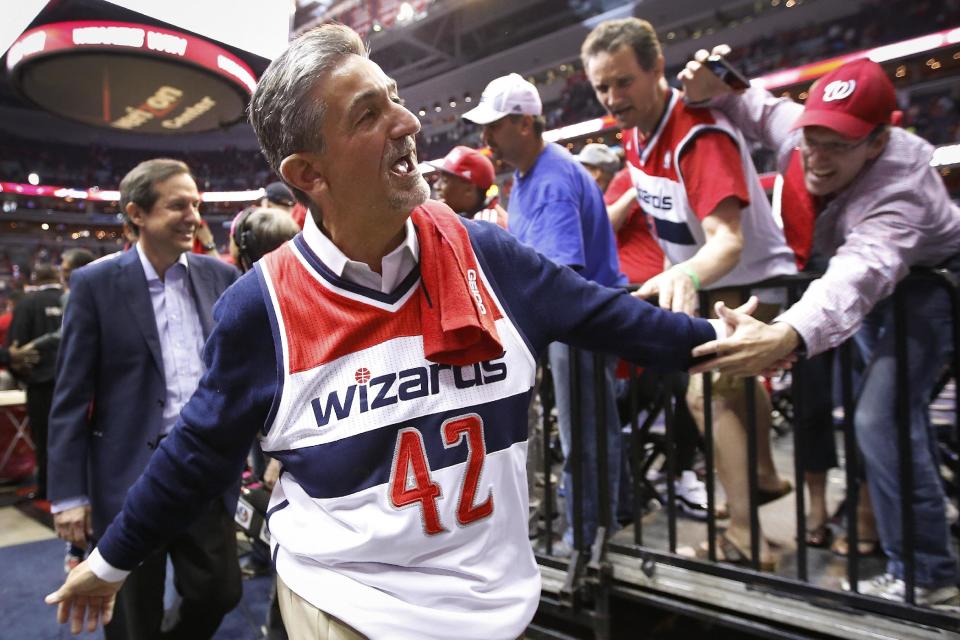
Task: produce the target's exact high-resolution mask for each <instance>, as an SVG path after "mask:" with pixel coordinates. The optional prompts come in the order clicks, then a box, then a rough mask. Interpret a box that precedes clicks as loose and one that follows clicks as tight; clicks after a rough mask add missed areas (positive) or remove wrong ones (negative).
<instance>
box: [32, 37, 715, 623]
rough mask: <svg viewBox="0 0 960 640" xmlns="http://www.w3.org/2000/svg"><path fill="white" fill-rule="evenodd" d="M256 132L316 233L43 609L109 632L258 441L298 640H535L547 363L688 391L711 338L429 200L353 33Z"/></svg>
mask: <svg viewBox="0 0 960 640" xmlns="http://www.w3.org/2000/svg"><path fill="white" fill-rule="evenodd" d="M250 119H251V122H252V124H253V127H254V130H255V131H256V133H257V136H258V138H259V140H260V144H261V147H262V148H263V151H264V154H265V155H266V157H267V159H268V161H269V162H270V165H271V167H272V168H273V169H274V170H276V171H277V172H278V173H279V174H280V175H281V176H282V177H283V179H284V181H285V182H286V183H287V184H288V185H289V186H290V187H291V188H292V189H293V191H294V194H295V195H296V196H297V198H298V199H299V200H300V202H302V203H304V204H306V205H308V206H309V208H310V214H311V215H309V216H308V217H307V220H306V224H305V226H304V229H303V232H302V233H301V234H298V235H297V236H296V237H295V238H294V239H293V240H292V241H291V242H288V243H285V244H284V245H282V246H281V247H280V248H279V249H277V250H276V251H274V252H272V253H270V254H268V255H266V256H265V257H264V258H262V259H261V260H260V261H259V262H257V263H256V264H255V265H254V267H253V269H251V270H250V271H249V272H248V273H247V274H245V275H244V276H243V277H241V279H240V280H239V281H238V282H237V283H236V285H234V286H233V287H231V288H230V290H229V291H228V292H227V293H225V294H224V296H223V297H222V298H221V300H220V301H219V303H218V305H217V309H216V312H215V314H216V319H217V325H216V327H215V329H214V331H213V334H212V335H211V336H210V339H209V340H208V341H207V344H206V348H205V350H204V356H205V362H206V365H207V373H206V374H205V375H204V377H203V379H202V380H201V382H200V386H199V388H198V390H197V392H196V393H195V394H194V396H193V398H191V399H190V401H189V402H188V403H187V405H186V406H185V407H184V409H183V411H182V412H181V415H180V419H179V420H178V422H177V425H176V427H175V428H174V429H173V431H172V432H171V433H170V435H169V436H167V437H166V438H165V439H164V440H163V442H162V443H161V444H160V446H159V447H158V449H157V452H156V453H155V454H154V456H153V458H152V459H151V463H150V466H149V467H148V468H147V470H146V471H145V472H144V474H143V475H142V476H141V477H140V479H139V481H138V482H137V483H136V484H135V485H134V486H133V487H132V488H131V490H130V491H129V493H128V494H127V499H126V502H125V503H124V507H123V511H122V512H121V514H120V515H119V516H118V517H117V518H116V519H115V520H114V522H113V523H112V524H111V525H110V526H109V527H108V528H107V530H106V532H105V533H104V535H103V537H102V538H101V539H100V542H99V545H98V547H97V549H96V550H95V551H94V552H93V554H91V557H90V559H89V560H88V561H87V562H84V563H82V564H80V565H79V566H78V567H77V568H76V569H74V570H73V571H72V572H71V573H70V575H69V576H68V578H67V582H66V584H64V586H63V587H61V588H60V589H59V590H57V591H56V592H55V593H53V594H50V596H48V598H47V602H49V603H51V604H58V605H59V610H58V613H59V617H60V620H61V621H63V622H65V621H66V620H67V619H70V620H71V624H72V627H73V629H75V630H78V631H79V629H80V628H81V627H82V626H83V625H84V623H85V622H86V626H87V628H95V627H96V625H97V623H98V621H99V620H100V619H101V617H102V619H104V620H106V619H109V617H110V615H111V607H112V603H113V594H114V593H115V591H116V590H117V589H118V588H119V585H120V583H121V581H122V580H123V578H124V576H125V574H126V572H127V571H129V570H130V569H132V568H133V567H135V566H136V565H137V563H138V562H140V560H141V559H142V558H143V557H144V556H145V555H146V554H147V553H149V550H150V549H151V548H153V547H156V546H158V545H162V544H163V543H164V541H165V540H166V539H167V538H168V537H169V536H171V535H174V534H175V533H176V531H178V530H180V529H182V528H183V527H186V526H188V525H189V523H190V522H191V521H192V519H193V518H194V517H195V516H196V514H197V513H198V512H199V511H200V510H201V509H202V506H203V505H204V504H205V503H206V502H207V501H209V500H210V499H212V498H213V497H214V496H216V495H217V493H218V492H221V491H223V490H224V489H226V487H228V486H229V485H230V483H231V482H232V481H233V480H234V479H235V478H236V477H237V476H238V474H239V473H240V470H241V468H242V466H243V462H244V459H245V457H246V453H247V450H248V449H249V447H250V444H251V442H252V441H253V439H254V438H259V440H260V444H261V446H262V448H263V450H264V452H266V453H267V454H269V455H271V456H273V457H275V458H277V459H278V460H280V461H281V463H282V464H283V469H284V472H283V474H282V475H281V476H280V478H279V480H278V481H277V483H276V485H275V487H274V490H273V494H272V496H271V500H270V507H269V510H268V513H267V518H268V523H269V530H270V535H271V551H272V554H273V558H274V563H275V565H276V569H277V574H278V593H279V599H280V609H281V612H282V614H283V618H284V624H285V625H286V627H287V629H288V631H289V632H290V635H291V636H292V637H296V638H326V637H337V638H358V637H364V636H366V637H378V638H413V637H416V638H436V639H440V638H448V637H449V636H450V634H451V633H452V631H451V630H454V629H455V630H456V634H457V635H459V636H460V637H461V638H463V639H465V640H468V639H476V640H481V639H486V638H516V637H518V636H519V635H520V634H521V633H522V632H523V630H524V628H525V627H526V625H527V624H528V623H529V621H530V620H531V619H532V617H533V614H534V612H535V611H536V608H537V604H538V601H539V593H540V573H539V570H538V568H537V565H536V562H535V561H534V558H533V554H532V552H531V549H530V543H529V541H528V539H527V522H526V517H527V501H526V498H527V488H526V460H525V458H526V441H527V419H526V418H527V416H526V407H527V404H528V402H529V398H530V390H531V387H532V385H533V381H534V373H535V366H536V359H537V356H538V355H539V354H540V352H542V351H543V350H544V349H545V347H546V345H547V344H548V343H550V342H552V341H554V340H566V341H569V342H570V343H572V344H576V345H579V346H582V347H585V348H591V349H598V350H605V351H614V350H616V351H618V352H620V353H622V354H623V355H624V356H625V357H627V358H630V359H631V360H634V361H637V362H640V363H645V364H647V365H659V366H661V367H674V368H678V367H683V366H686V365H687V364H688V363H689V355H688V354H689V351H690V350H691V349H692V348H693V347H694V346H695V345H697V344H700V343H703V342H706V341H707V340H709V339H711V338H713V337H714V336H715V335H716V331H715V329H714V328H713V327H711V325H710V324H709V323H708V322H707V321H704V320H699V319H694V318H690V317H687V316H684V315H681V314H673V313H670V312H667V311H663V310H660V309H656V308H654V307H652V306H650V305H648V304H646V303H643V302H641V301H639V300H636V299H633V298H631V297H630V296H629V295H627V294H626V293H625V292H624V291H617V290H613V289H606V288H603V287H599V286H596V285H593V284H591V283H588V282H587V281H586V280H584V279H582V278H580V277H578V276H577V275H576V274H574V273H573V272H572V271H570V270H569V269H562V268H560V267H557V266H556V265H554V264H553V263H551V262H549V261H548V260H546V259H544V258H543V257H542V256H540V255H539V254H537V253H535V252H534V251H532V250H531V249H529V248H527V247H524V246H522V245H520V244H519V243H517V242H516V241H515V240H513V239H512V238H511V237H510V236H509V235H507V234H506V233H504V232H503V231H502V230H501V229H499V228H498V227H497V226H495V225H491V224H486V223H483V222H473V221H470V220H464V219H462V218H460V217H459V216H457V215H456V214H455V213H453V212H452V211H451V210H450V209H449V208H447V207H445V206H444V205H442V204H440V203H436V202H429V201H427V194H428V188H427V184H426V182H425V181H424V180H423V178H422V177H421V176H420V173H419V172H418V170H417V159H416V151H415V149H414V142H413V137H414V135H415V134H416V133H417V131H418V130H419V126H420V125H419V122H418V121H417V119H416V118H415V117H414V116H413V114H411V113H410V112H409V111H407V109H405V108H404V107H403V105H402V103H401V101H400V98H399V96H398V95H397V87H396V85H395V83H394V82H393V81H392V80H391V79H390V78H388V77H387V76H386V75H385V74H384V73H383V71H382V70H381V69H380V67H378V66H377V65H376V64H374V63H373V62H371V61H370V60H369V59H368V58H367V52H366V49H365V47H364V46H363V43H362V42H361V40H360V38H359V37H358V36H357V34H356V33H354V32H353V31H351V30H350V29H349V28H347V27H344V26H341V25H324V26H322V27H318V28H317V29H314V30H312V31H309V32H307V33H306V34H304V35H302V36H300V37H299V38H297V39H296V40H294V41H293V42H292V43H291V44H290V47H289V49H288V50H287V51H286V52H285V53H283V54H282V55H281V56H280V57H278V58H277V59H276V60H274V61H273V62H272V63H271V65H270V67H269V68H268V69H267V71H266V72H265V73H264V75H263V77H262V78H261V80H260V84H259V86H258V88H257V91H256V92H255V94H254V96H253V100H252V103H251V106H250ZM570 300H576V301H577V304H576V305H570V304H569V301H570ZM328 634H330V635H329V636H328Z"/></svg>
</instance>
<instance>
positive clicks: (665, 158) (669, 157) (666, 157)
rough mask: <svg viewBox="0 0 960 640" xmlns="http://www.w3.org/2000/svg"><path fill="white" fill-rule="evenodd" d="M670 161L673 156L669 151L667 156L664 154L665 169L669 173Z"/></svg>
mask: <svg viewBox="0 0 960 640" xmlns="http://www.w3.org/2000/svg"><path fill="white" fill-rule="evenodd" d="M670 159H671V155H670V151H669V150H668V151H667V152H666V153H665V154H663V168H664V169H666V170H668V171H669V170H670Z"/></svg>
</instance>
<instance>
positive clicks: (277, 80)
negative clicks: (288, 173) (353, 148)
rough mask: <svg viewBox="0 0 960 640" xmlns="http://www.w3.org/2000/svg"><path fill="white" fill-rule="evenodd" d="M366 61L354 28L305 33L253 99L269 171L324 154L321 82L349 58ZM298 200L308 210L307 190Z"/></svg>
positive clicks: (255, 125) (270, 70) (325, 28)
mask: <svg viewBox="0 0 960 640" xmlns="http://www.w3.org/2000/svg"><path fill="white" fill-rule="evenodd" d="M351 54H353V55H358V56H363V57H367V55H368V51H367V47H366V45H364V43H363V40H361V39H360V36H359V35H357V33H356V32H355V31H354V30H353V29H351V28H350V27H347V26H344V25H342V24H324V25H321V26H319V27H317V28H315V29H311V30H310V31H307V32H306V33H304V34H302V35H301V36H299V37H298V38H296V39H295V40H294V41H293V42H291V43H290V46H289V47H288V48H287V50H286V51H284V52H283V53H282V54H280V56H279V57H277V58H276V59H274V61H273V62H271V63H270V66H269V67H267V70H266V71H264V72H263V76H262V77H261V78H260V81H259V82H258V83H257V89H256V91H254V92H253V97H252V98H251V99H250V107H249V116H250V124H251V125H253V130H254V132H255V133H256V134H257V140H258V141H259V142H260V149H261V150H262V151H263V155H264V157H266V159H267V163H268V164H269V165H270V168H271V169H273V170H274V171H275V172H276V173H277V175H280V163H281V162H282V161H283V159H284V158H286V157H287V156H289V155H290V154H293V153H297V152H299V151H316V152H322V151H323V136H322V134H321V126H322V124H323V116H324V112H325V111H326V104H324V103H323V102H321V101H318V100H317V99H316V96H315V95H314V90H315V89H316V82H317V79H318V78H319V77H320V76H322V75H323V74H325V73H327V72H328V71H330V70H331V69H333V68H334V67H335V66H336V65H337V64H338V63H339V62H340V61H341V60H342V59H343V58H344V57H346V56H348V55H351ZM287 186H290V187H291V190H292V191H293V193H294V195H295V196H296V197H297V200H299V201H300V202H302V203H303V204H306V205H309V200H308V199H307V196H306V194H305V193H303V192H302V191H299V190H298V189H296V188H294V187H292V186H291V185H289V184H288V185H287Z"/></svg>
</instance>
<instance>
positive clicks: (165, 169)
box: [120, 158, 193, 227]
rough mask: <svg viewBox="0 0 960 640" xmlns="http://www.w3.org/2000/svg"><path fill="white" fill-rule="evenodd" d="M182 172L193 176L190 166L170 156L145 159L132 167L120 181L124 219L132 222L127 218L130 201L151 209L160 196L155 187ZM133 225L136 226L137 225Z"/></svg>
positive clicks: (142, 207)
mask: <svg viewBox="0 0 960 640" xmlns="http://www.w3.org/2000/svg"><path fill="white" fill-rule="evenodd" d="M181 173H185V174H187V175H188V176H190V177H191V178H192V177H193V174H191V173H190V167H188V166H187V165H186V163H185V162H180V161H179V160H172V159H170V158H154V159H152V160H144V161H143V162H141V163H140V164H138V165H137V166H135V167H134V168H133V169H131V170H130V171H129V172H128V173H127V175H125V176H123V180H121V181H120V213H121V215H122V216H123V218H124V221H126V222H130V221H129V219H128V218H127V205H128V204H129V203H131V202H132V203H133V204H135V205H137V206H138V207H140V208H141V209H143V210H144V211H150V210H151V209H153V205H155V204H156V203H157V198H159V197H160V194H158V193H157V190H156V189H155V188H154V187H155V186H156V185H157V184H159V183H161V182H163V181H165V180H168V179H170V178H172V177H173V176H177V175H180V174H181ZM131 224H132V223H131ZM132 226H134V227H136V225H132Z"/></svg>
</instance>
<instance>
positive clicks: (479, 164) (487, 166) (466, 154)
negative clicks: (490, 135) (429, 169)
mask: <svg viewBox="0 0 960 640" xmlns="http://www.w3.org/2000/svg"><path fill="white" fill-rule="evenodd" d="M429 164H432V165H433V166H435V167H436V168H437V169H439V170H440V171H444V172H446V173H451V174H453V175H455V176H458V177H460V178H463V179H464V180H469V181H470V182H471V183H473V184H475V185H476V186H477V187H479V188H480V189H483V190H484V191H486V190H487V189H489V188H490V185H491V184H493V179H494V175H495V171H494V169H493V163H492V162H490V159H489V158H487V157H486V156H485V155H483V154H482V153H480V152H479V151H477V150H476V149H471V148H470V147H464V146H462V145H461V146H457V147H454V148H453V149H451V150H450V153H448V154H447V155H446V156H444V158H443V160H442V161H440V162H431V163H429Z"/></svg>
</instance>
